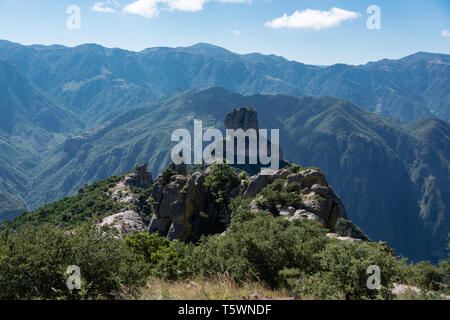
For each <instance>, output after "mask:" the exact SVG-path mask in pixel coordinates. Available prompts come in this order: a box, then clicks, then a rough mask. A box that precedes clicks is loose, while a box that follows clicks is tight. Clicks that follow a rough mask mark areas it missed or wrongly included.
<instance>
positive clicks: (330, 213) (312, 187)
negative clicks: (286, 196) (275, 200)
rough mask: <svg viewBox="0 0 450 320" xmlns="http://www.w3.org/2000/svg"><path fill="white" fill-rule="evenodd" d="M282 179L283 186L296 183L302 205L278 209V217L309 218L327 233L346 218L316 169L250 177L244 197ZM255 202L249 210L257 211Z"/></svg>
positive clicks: (343, 209) (322, 176) (337, 199)
mask: <svg viewBox="0 0 450 320" xmlns="http://www.w3.org/2000/svg"><path fill="white" fill-rule="evenodd" d="M279 179H282V180H285V182H284V186H285V187H287V186H288V185H290V184H292V183H297V184H298V185H299V187H300V192H299V194H300V195H301V199H302V203H301V206H300V207H299V208H294V207H280V208H278V214H279V215H280V216H282V217H284V218H286V219H288V220H290V221H292V220H295V219H311V220H318V221H320V222H322V223H323V224H324V225H325V226H326V227H327V228H329V229H330V230H335V227H336V223H337V220H338V218H339V217H341V218H345V219H346V218H347V213H346V211H345V207H344V205H343V203H342V201H341V199H340V198H339V197H338V196H337V195H336V193H335V192H334V191H333V189H332V188H331V187H330V186H329V185H328V182H327V180H326V177H325V175H324V174H323V173H322V172H320V171H319V170H316V169H304V170H302V171H301V172H299V173H291V172H290V171H289V170H285V169H281V170H278V171H276V172H274V173H273V174H272V175H270V176H265V175H261V174H259V175H256V176H253V177H251V178H250V182H249V186H248V188H247V190H246V191H245V192H244V196H247V197H254V196H256V195H257V194H258V193H259V192H261V190H262V189H264V188H265V187H266V186H268V185H269V184H270V183H273V182H274V181H276V180H279ZM257 200H258V199H256V200H254V201H252V204H251V210H252V211H253V212H257V211H258V210H262V209H261V208H258V205H257V203H258V201H257Z"/></svg>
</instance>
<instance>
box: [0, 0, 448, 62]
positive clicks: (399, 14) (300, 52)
mask: <svg viewBox="0 0 450 320" xmlns="http://www.w3.org/2000/svg"><path fill="white" fill-rule="evenodd" d="M70 5H76V6H78V7H79V8H80V10H81V11H80V12H81V24H80V29H79V30H78V29H75V30H69V29H68V28H67V26H66V22H67V19H68V18H69V16H70V15H69V14H67V13H66V10H67V8H68V7H69V6H70ZM370 5H377V6H378V7H379V8H380V13H381V29H379V30H369V29H368V28H367V26H366V21H367V19H368V18H369V16H370V14H367V13H366V10H367V8H368V7H369V6H370ZM333 8H337V9H333ZM101 11H103V12H101ZM295 12H296V13H295ZM283 15H286V16H285V17H284V18H283ZM0 39H6V40H10V41H14V42H19V43H23V44H46V45H48V44H63V45H68V46H75V45H79V44H82V43H98V44H101V45H104V46H106V47H120V48H124V49H129V50H134V51H139V50H142V49H144V48H147V47H155V46H169V47H177V46H189V45H192V44H195V43H198V42H208V43H212V44H215V45H218V46H222V47H225V48H227V49H229V50H231V51H234V52H237V53H249V52H261V53H264V54H271V53H273V54H276V55H281V56H284V57H286V58H288V59H293V60H297V61H300V62H304V63H308V64H319V65H329V64H334V63H348V64H361V63H366V62H368V61H374V60H380V59H383V58H400V57H403V56H406V55H408V54H412V53H414V52H417V51H427V52H439V53H447V54H450V0H428V1H419V0H395V1H393V0H371V1H366V0H358V1H354V0H352V1H349V0H334V1H331V0H315V1H314V0H296V1H294V0H69V1H66V0H40V1H34V0H26V1H25V0H0Z"/></svg>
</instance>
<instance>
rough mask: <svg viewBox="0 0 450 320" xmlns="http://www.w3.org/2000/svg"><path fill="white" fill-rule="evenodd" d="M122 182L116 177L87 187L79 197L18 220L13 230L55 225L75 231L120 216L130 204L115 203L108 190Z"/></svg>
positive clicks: (44, 207) (28, 214)
mask: <svg viewBox="0 0 450 320" xmlns="http://www.w3.org/2000/svg"><path fill="white" fill-rule="evenodd" d="M122 178H123V176H113V177H110V178H108V179H105V180H101V181H98V182H94V183H92V184H90V185H85V186H84V187H83V188H81V189H80V191H81V192H80V193H78V194H77V195H76V196H72V197H66V198H64V199H62V200H59V201H56V202H54V203H52V204H49V205H45V206H43V207H41V208H39V209H38V210H36V211H33V212H29V213H24V214H22V215H20V216H17V217H16V218H15V219H14V221H13V223H12V226H13V227H14V228H19V227H22V226H24V225H26V224H30V225H34V226H38V225H44V224H51V225H53V226H61V227H63V228H65V229H72V228H75V227H79V226H80V225H82V224H83V223H85V222H87V221H92V222H97V221H99V220H100V219H102V218H104V217H106V216H109V215H112V214H115V213H117V212H120V211H121V210H123V209H124V208H125V207H126V206H127V204H125V203H119V202H116V201H114V200H112V199H111V198H110V196H109V195H108V190H109V189H110V188H112V187H114V186H115V185H116V184H117V183H118V182H119V181H120V180H121V179H122Z"/></svg>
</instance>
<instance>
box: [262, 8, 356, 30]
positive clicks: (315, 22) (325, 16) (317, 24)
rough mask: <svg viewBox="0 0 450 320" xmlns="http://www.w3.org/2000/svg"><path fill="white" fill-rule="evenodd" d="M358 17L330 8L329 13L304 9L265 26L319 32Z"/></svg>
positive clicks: (285, 15) (345, 11)
mask: <svg viewBox="0 0 450 320" xmlns="http://www.w3.org/2000/svg"><path fill="white" fill-rule="evenodd" d="M359 17H360V14H359V13H358V12H353V11H347V10H344V9H340V8H332V9H331V10H330V11H321V10H313V9H306V10H303V11H300V12H299V11H295V12H294V13H293V14H292V15H291V16H288V15H287V14H286V13H285V14H284V15H283V16H282V17H279V18H276V19H274V20H272V21H268V22H267V23H266V24H265V26H266V27H269V28H273V29H280V28H294V29H313V30H320V29H326V28H332V27H337V26H338V25H339V24H340V23H341V22H343V21H346V20H354V19H357V18H359Z"/></svg>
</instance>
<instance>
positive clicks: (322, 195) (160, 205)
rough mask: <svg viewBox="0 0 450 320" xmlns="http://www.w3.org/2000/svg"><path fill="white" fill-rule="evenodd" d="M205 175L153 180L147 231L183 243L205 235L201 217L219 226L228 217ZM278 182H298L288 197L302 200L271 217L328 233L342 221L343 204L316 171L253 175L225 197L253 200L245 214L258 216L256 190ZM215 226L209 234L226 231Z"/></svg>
mask: <svg viewBox="0 0 450 320" xmlns="http://www.w3.org/2000/svg"><path fill="white" fill-rule="evenodd" d="M177 169H178V171H179V172H185V169H184V168H177ZM173 170H174V169H173ZM174 171H175V170H174ZM178 171H177V172H178ZM210 172H211V170H210V169H209V168H208V169H206V170H205V171H204V172H203V173H201V172H195V173H193V174H192V175H190V176H189V175H183V174H176V175H173V176H171V177H167V176H163V175H160V176H158V177H157V179H156V181H155V184H154V185H153V191H152V195H151V199H150V201H151V202H152V203H153V207H154V211H155V215H154V217H153V218H152V220H151V222H150V226H149V232H150V233H154V232H158V233H159V234H161V235H163V236H167V237H168V238H169V239H179V240H182V241H188V240H192V239H196V238H198V237H199V236H200V235H201V234H203V233H205V229H204V225H205V221H204V218H205V216H206V217H207V219H208V221H209V223H211V222H214V223H213V224H215V223H216V222H221V221H219V220H220V219H221V217H223V216H226V215H227V214H228V215H229V212H227V211H229V209H228V208H227V207H226V206H220V205H218V204H217V203H216V202H215V201H214V199H213V198H212V196H211V194H210V192H209V189H208V187H207V186H205V180H206V177H207V176H208V175H209V174H210ZM280 179H281V180H284V183H283V182H281V184H282V185H284V186H285V187H286V186H288V185H290V184H292V183H297V185H296V188H294V189H295V191H289V192H295V193H297V194H298V195H300V197H301V199H302V201H301V205H300V207H298V208H295V207H292V206H281V205H278V206H277V207H276V211H277V212H272V213H273V214H275V215H277V216H281V217H283V218H285V219H287V220H289V221H293V220H296V219H309V220H315V221H320V222H321V223H323V224H324V225H325V226H326V227H327V228H328V229H329V230H330V231H332V232H334V231H335V226H336V223H337V220H338V218H339V217H342V218H346V217H347V215H346V212H345V208H344V205H343V204H342V201H341V200H340V199H339V197H338V196H337V195H336V194H335V193H334V191H333V189H332V188H331V187H330V186H329V185H328V182H327V180H326V178H325V176H324V175H323V173H322V172H320V171H319V170H316V169H305V170H303V171H301V172H300V173H292V172H291V171H289V170H286V169H281V170H278V171H275V172H272V173H271V174H266V175H263V174H257V175H255V176H253V177H250V178H249V179H248V181H246V180H242V181H241V183H240V184H239V186H237V187H235V188H233V189H232V190H229V191H228V193H227V195H228V198H229V199H232V198H234V197H237V196H243V197H245V198H250V199H252V201H251V203H250V208H249V209H250V212H252V213H255V214H257V213H258V212H261V211H262V209H261V208H259V207H258V201H260V200H262V199H263V196H262V195H261V194H260V193H261V191H262V190H263V189H264V188H265V187H267V186H268V185H270V184H271V183H274V182H275V181H277V180H280ZM202 215H203V216H202ZM217 225H220V226H221V227H218V228H217V230H213V231H211V230H209V231H208V232H209V233H211V232H212V233H222V232H224V231H225V229H226V224H220V223H219V224H217Z"/></svg>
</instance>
